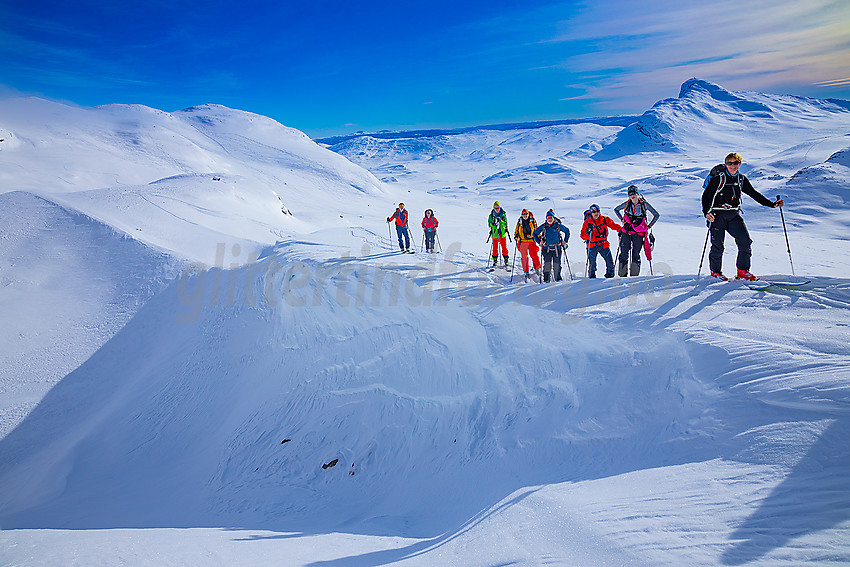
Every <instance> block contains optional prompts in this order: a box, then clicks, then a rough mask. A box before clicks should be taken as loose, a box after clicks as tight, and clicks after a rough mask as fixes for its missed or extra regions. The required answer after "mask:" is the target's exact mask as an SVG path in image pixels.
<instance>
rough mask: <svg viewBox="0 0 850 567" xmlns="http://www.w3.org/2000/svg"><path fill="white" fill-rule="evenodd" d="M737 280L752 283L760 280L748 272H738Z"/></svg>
mask: <svg viewBox="0 0 850 567" xmlns="http://www.w3.org/2000/svg"><path fill="white" fill-rule="evenodd" d="M735 279H736V280H747V281H750V282H754V281H756V280H757V279H758V278H757V277H756V276H754V275H753V274H751V273H750V272H749V271H748V270H740V269H739V270H738V275H737V276H735Z"/></svg>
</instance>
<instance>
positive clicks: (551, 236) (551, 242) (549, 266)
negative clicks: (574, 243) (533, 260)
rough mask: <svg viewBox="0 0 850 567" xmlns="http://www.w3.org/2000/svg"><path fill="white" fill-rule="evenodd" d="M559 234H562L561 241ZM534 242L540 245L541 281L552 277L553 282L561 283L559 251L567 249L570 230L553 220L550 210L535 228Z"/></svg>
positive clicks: (546, 280) (553, 215)
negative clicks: (542, 221)
mask: <svg viewBox="0 0 850 567" xmlns="http://www.w3.org/2000/svg"><path fill="white" fill-rule="evenodd" d="M561 233H563V234H564V237H563V239H561ZM532 236H533V237H534V241H535V242H536V243H537V244H539V245H540V250H542V252H543V281H544V282H548V281H549V280H550V279H551V278H552V275H554V277H555V281H556V282H559V281H561V249H562V248H566V247H567V241H569V239H570V229H568V228H567V227H565V226H564V225H562V224H561V221H560V220H558V219H556V218H555V213H554V212H553V211H552V210H549V212H547V213H546V222H544V223H543V224H542V225H540V226H539V227H537V230H535V231H534V232H533V233H532Z"/></svg>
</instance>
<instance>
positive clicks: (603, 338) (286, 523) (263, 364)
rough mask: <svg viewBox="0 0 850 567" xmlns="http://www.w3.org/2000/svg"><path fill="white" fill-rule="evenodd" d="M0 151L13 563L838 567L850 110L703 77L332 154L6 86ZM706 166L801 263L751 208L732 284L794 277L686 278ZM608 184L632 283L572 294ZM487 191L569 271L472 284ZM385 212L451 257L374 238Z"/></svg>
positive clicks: (231, 122)
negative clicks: (647, 208)
mask: <svg viewBox="0 0 850 567" xmlns="http://www.w3.org/2000/svg"><path fill="white" fill-rule="evenodd" d="M697 134H699V135H697ZM0 138H2V139H3V140H4V141H3V142H0V162H2V164H3V168H2V171H3V175H4V178H3V182H4V187H5V188H6V190H7V191H8V192H6V193H3V194H0V205H2V206H0V222H2V226H3V229H2V230H3V232H2V239H0V308H2V310H3V312H4V313H6V314H7V316H8V320H9V321H10V323H9V324H8V325H4V326H3V328H2V330H0V333H3V340H2V343H1V344H2V345H3V346H2V347H0V348H2V353H3V357H4V361H10V364H7V365H4V366H5V368H4V369H3V374H0V388H1V389H0V407H2V408H3V409H4V410H5V411H4V418H3V421H2V425H3V430H2V434H3V437H2V439H0V528H2V529H3V530H4V531H2V532H0V542H2V545H0V562H2V563H4V564H13V565H43V564H67V563H72V564H73V563H77V564H87V565H88V564H108V563H117V562H120V563H124V564H130V565H178V564H197V565H208V564H209V565H212V564H217V563H218V564H220V563H224V564H228V565H258V564H286V565H307V564H310V565H319V564H339V565H378V564H388V563H396V562H398V563H403V564H421V565H444V564H458V565H504V564H523V565H539V564H559V565H623V564H637V565H662V564H670V565H740V564H762V565H801V564H826V563H831V564H835V563H838V564H841V563H847V562H850V543H848V542H850V538H848V535H850V512H848V511H850V477H848V476H847V474H846V471H847V469H848V465H850V444H848V441H847V440H848V439H850V418H848V416H850V386H848V383H847V376H848V375H850V351H849V350H848V347H847V344H848V341H847V339H848V325H847V320H848V317H847V315H848V309H850V278H848V275H847V263H846V261H844V260H843V258H844V257H846V254H847V253H848V252H850V238H848V236H847V230H846V225H847V220H846V219H847V209H848V203H847V193H846V187H847V183H848V182H850V163H848V160H847V155H848V148H850V112H849V111H848V105H847V104H845V103H842V102H841V101H817V100H811V99H799V98H794V97H781V96H777V95H764V94H759V93H732V92H730V91H727V90H725V89H723V88H721V87H720V86H718V85H713V84H711V83H707V82H705V81H698V80H692V81H688V82H686V83H685V84H684V85H683V86H682V90H681V93H680V96H679V98H678V99H669V100H665V101H661V102H659V103H658V104H656V105H655V106H654V107H653V108H652V109H650V110H648V111H647V113H645V114H644V115H643V116H641V117H640V118H638V119H636V120H635V121H631V120H627V119H623V120H622V121H617V120H612V121H609V122H605V123H603V122H601V121H593V122H588V123H584V124H546V125H539V124H536V125H529V127H528V128H522V127H516V126H512V127H511V128H506V129H504V130H499V129H495V128H483V129H481V130H469V131H461V132H456V133H446V132H439V133H435V135H433V136H430V135H427V133H423V132H417V133H416V134H415V135H411V137H409V138H405V137H404V136H403V135H401V134H398V133H397V134H395V135H393V136H384V137H373V136H368V135H364V136H359V137H354V138H350V139H347V140H343V141H338V143H337V144H335V145H333V146H331V149H333V150H335V151H336V152H339V153H333V152H331V151H329V150H327V149H325V148H322V147H320V146H319V145H317V144H315V143H314V142H312V141H310V140H309V139H307V138H306V137H305V136H303V135H302V134H300V133H298V132H296V131H293V130H291V129H288V128H285V127H283V126H281V125H279V124H277V123H276V122H274V121H271V120H269V119H266V118H263V117H259V116H256V115H252V114H249V113H244V112H240V111H234V110H230V109H226V108H223V107H218V106H206V107H199V108H195V109H189V110H187V111H182V112H175V113H171V114H167V113H163V112H160V111H156V110H152V109H146V108H142V107H135V106H110V107H102V108H96V109H76V108H70V107H66V106H63V105H58V104H55V103H47V102H45V101H39V100H36V99H26V100H15V101H6V102H3V103H0ZM7 142H9V143H8V144H7ZM4 144H7V145H4ZM84 144H85V147H83V145H84ZM729 151H739V152H740V153H742V154H743V155H744V157H745V164H744V167H743V171H744V172H745V173H747V174H748V175H749V176H750V177H751V179H752V181H753V183H754V185H755V186H756V188H757V189H758V190H760V191H762V192H763V193H764V194H766V195H771V196H772V195H774V194H776V193H781V194H783V196H785V197H786V199H787V204H786V207H785V210H784V214H785V217H786V221H787V224H788V226H787V228H788V231H789V239H790V247H791V248H793V254H794V257H793V260H794V266H795V271H796V276H792V275H791V274H790V272H791V269H790V263H789V257H788V251H787V245H786V241H785V236H784V232H783V230H782V224H781V219H780V218H779V214H778V211H776V210H772V209H768V208H763V207H760V206H758V205H756V204H755V203H754V202H753V201H751V200H750V201H747V202H746V219H747V223H748V225H749V227H750V231H751V233H752V235H753V237H754V241H755V244H754V268H753V269H754V270H755V271H757V272H758V273H763V274H768V275H772V276H773V277H775V278H782V279H794V278H795V277H796V278H797V279H803V278H805V279H806V280H811V283H810V284H808V285H807V286H805V287H803V288H801V289H797V290H793V291H791V290H783V289H772V290H770V291H769V292H764V291H754V290H751V289H750V288H748V287H746V286H744V285H742V284H740V283H735V282H731V283H719V282H707V281H705V280H704V279H703V280H699V281H697V279H696V277H695V275H696V272H697V268H698V264H699V254H700V251H701V250H702V246H703V242H704V238H705V235H706V228H705V224H704V221H703V219H702V217H701V216H700V214H699V209H698V207H699V205H698V199H699V195H700V193H701V185H702V178H703V177H704V176H705V174H706V173H707V171H708V170H709V169H710V167H711V166H713V165H714V164H715V163H717V162H719V161H721V160H722V158H723V156H724V155H725V154H726V153H728V152H729ZM339 154H343V155H339ZM343 156H345V157H343ZM345 158H348V159H345ZM349 160H350V161H349ZM352 162H354V163H352ZM38 164H43V165H42V166H40V167H39V166H37V165H38ZM355 164H357V165H355ZM361 166H362V167H361ZM367 170H368V171H367ZM14 171H18V173H19V175H17V176H16V175H15V174H14V173H13V172H14ZM369 171H371V172H372V173H369ZM373 174H374V175H373ZM375 176H377V177H378V178H381V179H382V180H383V182H381V181H378V179H377V178H376V177H375ZM630 183H637V184H638V185H639V186H640V188H641V190H642V192H643V193H644V195H645V196H646V197H647V199H648V200H650V202H651V203H652V204H653V205H654V206H655V207H656V208H657V209H658V210H659V211H660V212H661V215H662V216H661V219H660V221H659V223H658V224H657V225H656V227H655V234H656V235H657V238H658V241H657V246H656V249H655V256H654V258H653V269H654V274H655V275H653V276H650V275H648V267H649V266H646V265H645V266H644V271H643V273H644V275H642V276H640V277H637V278H632V279H620V278H617V279H614V280H590V279H587V278H585V277H584V274H583V272H584V267H585V261H584V257H583V250H582V245H581V243H580V241H579V240H578V238H577V236H576V234H577V233H578V229H579V228H580V220H581V218H582V212H583V211H584V209H586V208H587V206H588V205H589V204H590V203H591V202H597V203H599V204H600V205H601V206H602V207H603V209H604V210H605V213H606V214H608V215H613V213H612V212H611V209H612V208H613V207H614V206H615V205H617V204H619V203H620V202H622V201H623V200H625V195H624V188H625V187H626V186H628V185H629V184H630ZM495 199H498V200H500V201H501V203H502V204H503V205H504V207H505V208H506V210H507V211H508V214H509V216H510V222H511V223H513V222H515V219H516V216H517V213H518V211H519V210H520V209H521V208H523V207H528V208H531V209H532V211H533V212H534V213H535V214H536V216H537V217H538V218H542V217H543V213H544V212H545V210H546V209H548V208H550V207H554V208H555V209H556V211H557V212H558V214H559V216H561V218H562V219H564V222H565V223H566V224H567V226H568V227H569V228H570V229H571V231H572V232H573V236H572V238H571V239H570V241H569V244H570V247H569V248H568V249H567V253H568V256H569V260H571V264H570V265H569V267H568V268H567V267H565V281H564V282H562V283H558V284H552V285H545V286H544V285H538V284H536V283H528V284H526V283H519V280H520V279H521V278H517V277H511V276H510V275H508V274H505V273H504V272H495V273H486V272H483V271H482V270H481V269H480V267H481V265H482V262H483V260H484V259H485V257H486V256H487V255H488V253H487V250H488V246H489V244H488V243H487V242H486V241H485V239H486V224H485V219H486V216H487V213H488V212H489V210H490V205H491V204H492V201H493V200H495ZM399 201H404V202H405V203H406V204H407V206H408V209H410V210H411V220H412V225H413V226H414V227H418V223H419V218H420V216H419V215H420V214H421V211H422V210H424V209H425V208H426V207H427V208H432V209H433V210H435V211H436V213H437V217H438V218H439V220H440V229H439V234H440V236H441V242H440V247H441V248H442V250H443V252H442V253H441V254H437V255H433V256H431V255H423V254H421V253H419V254H417V255H397V254H396V253H395V252H394V251H395V249H396V247H397V245H396V244H395V243H394V238H395V237H394V234H393V231H391V227H389V226H387V223H386V222H385V218H386V217H387V216H389V214H391V212H392V210H393V209H394V207H395V205H396V204H397V203H398V202H399ZM388 228H389V229H390V230H389V231H388V230H387V229H388ZM413 232H414V242H415V243H416V244H419V242H420V241H419V238H420V237H421V233H420V232H419V231H418V230H416V229H415V228H414V231H413ZM611 240H612V243H613V240H614V239H613V238H612V239H611ZM729 248H731V250H729V251H728V253H727V258H726V260H725V261H726V263H727V264H729V265H731V263H732V262H733V259H732V255H733V254H734V245H732V244H731V242H730V246H729ZM199 262H201V263H199ZM203 263H205V264H208V265H204V264H203ZM213 264H214V265H215V266H212V267H211V266H210V265H213ZM567 270H569V272H570V273H574V274H575V279H570V278H569V275H570V274H569V273H567ZM704 273H705V268H704V267H703V274H704ZM54 384H55V385H54ZM51 386H52V388H51ZM48 389H49V391H48ZM221 528H226V529H221Z"/></svg>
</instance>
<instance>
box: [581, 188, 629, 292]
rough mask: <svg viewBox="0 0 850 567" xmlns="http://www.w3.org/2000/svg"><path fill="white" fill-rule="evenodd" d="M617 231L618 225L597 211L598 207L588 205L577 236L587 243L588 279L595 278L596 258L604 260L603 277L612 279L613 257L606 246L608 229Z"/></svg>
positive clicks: (609, 248)
mask: <svg viewBox="0 0 850 567" xmlns="http://www.w3.org/2000/svg"><path fill="white" fill-rule="evenodd" d="M609 228H612V229H614V230H617V231H619V230H620V229H622V227H621V226H620V225H618V224H617V223H615V222H614V221H613V220H611V219H610V218H609V217H606V216H604V215H603V214H602V212H601V211H600V210H599V205H597V204H595V203H594V204H593V205H590V208H589V209H587V211H585V214H584V224H582V225H581V232H580V233H579V236H581V239H582V240H584V241H586V242H587V264H588V276H587V277H588V278H595V277H596V256H597V254H598V255H599V256H602V259H603V260H605V277H606V278H613V277H614V257H613V256H611V245H610V244H608V229H609Z"/></svg>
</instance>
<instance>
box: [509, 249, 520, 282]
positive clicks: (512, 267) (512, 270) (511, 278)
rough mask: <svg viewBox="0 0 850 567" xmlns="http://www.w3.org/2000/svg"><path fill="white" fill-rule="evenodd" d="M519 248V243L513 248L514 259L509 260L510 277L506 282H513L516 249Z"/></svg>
mask: <svg viewBox="0 0 850 567" xmlns="http://www.w3.org/2000/svg"><path fill="white" fill-rule="evenodd" d="M517 250H519V244H517V245H516V248H514V260H513V262H511V277H510V278H509V279H508V283H513V281H514V269H515V268H516V251H517Z"/></svg>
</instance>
